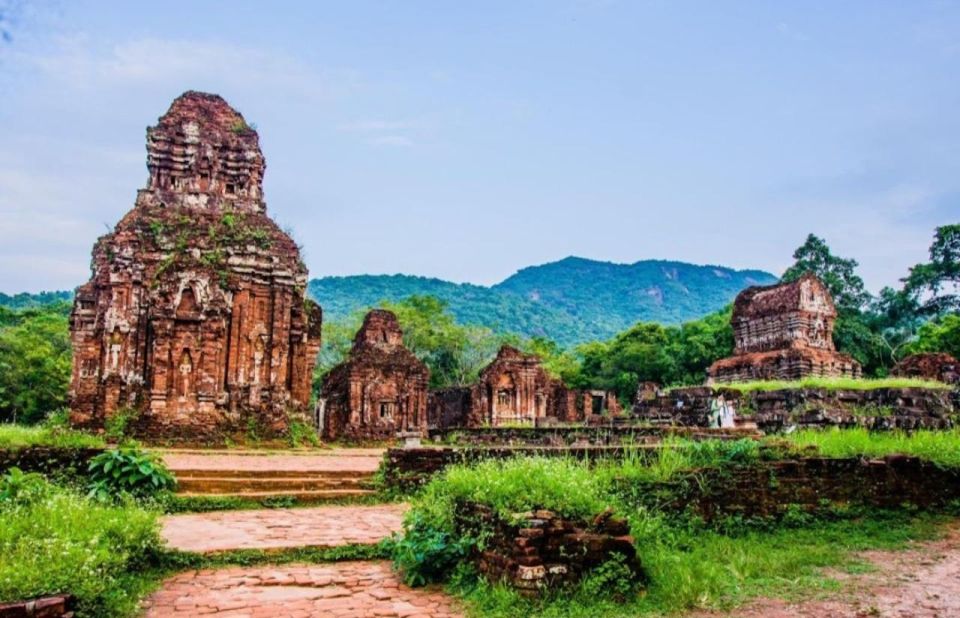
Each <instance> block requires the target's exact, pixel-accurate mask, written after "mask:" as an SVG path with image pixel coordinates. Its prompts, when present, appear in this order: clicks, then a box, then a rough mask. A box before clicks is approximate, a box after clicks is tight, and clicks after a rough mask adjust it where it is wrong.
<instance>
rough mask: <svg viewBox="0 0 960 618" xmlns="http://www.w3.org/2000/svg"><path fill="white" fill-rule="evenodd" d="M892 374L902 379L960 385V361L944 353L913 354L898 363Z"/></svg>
mask: <svg viewBox="0 0 960 618" xmlns="http://www.w3.org/2000/svg"><path fill="white" fill-rule="evenodd" d="M891 373H892V374H893V375H895V376H899V377H902V378H919V379H923V380H935V381H938V382H945V383H947V384H957V383H960V361H957V359H955V358H954V357H953V356H951V355H949V354H945V353H942V352H941V353H931V352H925V353H921V354H911V355H910V356H907V357H906V358H904V359H903V360H901V361H900V362H899V363H897V364H896V366H895V367H894V368H893V371H892V372H891Z"/></svg>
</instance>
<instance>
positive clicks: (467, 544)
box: [392, 512, 475, 586]
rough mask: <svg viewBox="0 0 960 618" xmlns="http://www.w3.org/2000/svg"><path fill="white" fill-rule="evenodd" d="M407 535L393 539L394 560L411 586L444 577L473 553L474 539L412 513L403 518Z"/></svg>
mask: <svg viewBox="0 0 960 618" xmlns="http://www.w3.org/2000/svg"><path fill="white" fill-rule="evenodd" d="M404 529H405V531H404V535H403V536H402V537H400V538H397V539H395V540H394V543H393V548H392V554H393V564H394V566H395V567H396V568H397V570H399V571H400V573H401V575H402V576H403V580H404V582H406V584H407V585H408V586H424V585H426V584H429V583H433V582H438V581H442V580H444V579H446V578H447V576H448V575H449V574H450V573H451V572H452V571H453V569H455V568H456V567H457V566H458V565H459V564H460V563H461V562H462V561H463V560H464V559H465V558H466V557H467V556H468V555H469V553H470V551H471V548H472V547H473V545H474V543H475V541H474V540H473V539H470V538H465V537H459V538H458V537H457V536H456V535H455V534H453V533H450V532H448V531H446V530H440V529H438V528H436V527H435V525H434V524H432V523H431V522H429V521H427V520H426V519H424V518H423V516H422V515H421V514H420V513H416V512H415V513H413V514H412V515H411V516H410V517H409V518H407V520H406V521H405V522H404Z"/></svg>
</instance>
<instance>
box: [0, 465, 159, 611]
mask: <svg viewBox="0 0 960 618" xmlns="http://www.w3.org/2000/svg"><path fill="white" fill-rule="evenodd" d="M16 476H17V475H15V474H8V475H7V476H6V477H4V480H3V481H2V482H0V485H2V486H3V487H5V488H6V490H8V491H9V489H10V488H11V487H19V489H17V490H16V495H15V496H14V498H13V499H6V500H0V603H2V602H7V601H16V600H21V599H28V598H32V597H37V596H43V595H50V594H58V593H64V592H67V593H70V594H73V595H75V596H76V597H77V603H78V607H77V616H78V618H84V617H97V618H99V617H102V616H132V615H135V614H136V612H137V600H138V598H139V596H140V594H141V593H142V592H143V591H144V589H145V587H146V586H147V585H148V582H147V581H146V579H145V578H143V577H142V576H139V575H137V572H138V571H143V570H144V569H146V568H148V567H149V566H150V565H151V564H153V563H154V561H155V560H156V557H157V555H158V553H159V552H160V548H161V541H160V536H159V531H158V523H157V517H156V515H155V514H153V513H150V512H147V511H145V510H143V509H140V508H137V507H135V506H133V505H130V504H126V505H122V506H114V505H107V504H102V503H98V502H96V501H92V500H90V499H89V498H85V497H83V496H81V495H79V494H77V493H74V492H71V491H69V490H66V489H63V488H59V487H57V486H55V485H52V484H50V483H47V482H46V481H43V480H42V479H37V477H36V476H35V475H22V476H21V477H19V478H15V477H16Z"/></svg>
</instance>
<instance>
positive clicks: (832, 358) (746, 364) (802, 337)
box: [707, 274, 860, 382]
mask: <svg viewBox="0 0 960 618" xmlns="http://www.w3.org/2000/svg"><path fill="white" fill-rule="evenodd" d="M836 318H837V310H836V308H835V307H834V305H833V299H832V298H831V297H830V292H829V291H828V290H827V288H826V286H824V285H823V283H822V282H821V281H820V280H819V279H817V277H815V276H814V275H812V274H806V275H804V276H802V277H801V278H799V279H797V280H796V281H793V282H791V283H782V284H779V285H771V286H756V287H751V288H747V289H746V290H744V291H742V292H740V294H739V295H738V296H737V299H736V301H735V302H734V305H733V319H732V323H733V334H734V340H735V346H734V351H733V356H731V357H729V358H724V359H721V360H719V361H717V362H715V363H713V364H712V365H711V366H710V367H709V369H707V375H708V378H709V381H711V382H738V381H748V380H795V379H799V378H804V377H807V376H825V377H853V378H857V377H860V364H859V363H857V361H855V360H853V358H851V357H850V356H847V355H846V354H841V353H839V352H837V351H836V348H834V345H833V325H834V321H835V320H836Z"/></svg>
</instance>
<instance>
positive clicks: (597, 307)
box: [309, 257, 776, 345]
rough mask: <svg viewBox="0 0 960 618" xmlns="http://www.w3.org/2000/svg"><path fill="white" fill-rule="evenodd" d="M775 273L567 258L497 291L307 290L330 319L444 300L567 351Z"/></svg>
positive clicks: (727, 298) (331, 281)
mask: <svg viewBox="0 0 960 618" xmlns="http://www.w3.org/2000/svg"><path fill="white" fill-rule="evenodd" d="M774 281H776V277H774V276H773V275H771V274H770V273H767V272H763V271H758V270H741V271H738V270H733V269H730V268H725V267H722V266H697V265H694V264H686V263H683V262H667V261H661V260H645V261H641V262H637V263H635V264H613V263H610V262H598V261H594V260H587V259H583V258H577V257H568V258H566V259H563V260H560V261H559V262H553V263H550V264H543V265H541V266H531V267H529V268H524V269H523V270H521V271H519V272H517V273H516V274H515V275H513V276H511V277H509V278H508V279H506V280H504V281H502V282H501V283H498V284H496V285H494V286H492V287H484V286H478V285H471V284H457V283H451V282H449V281H443V280H440V279H430V278H427V277H414V276H409V275H359V276H352V277H323V278H320V279H313V280H312V281H310V286H309V291H310V295H311V296H313V298H315V299H316V300H317V301H318V302H319V303H320V304H321V305H322V306H323V309H324V316H325V318H326V319H332V320H338V319H341V318H343V317H345V316H347V315H349V314H350V313H352V312H354V311H356V310H358V309H363V308H366V307H369V306H372V305H376V304H377V303H378V302H380V301H382V300H391V301H397V300H401V299H403V298H406V297H408V296H410V295H413V294H425V295H431V296H436V297H437V298H440V299H442V300H445V301H446V302H447V303H448V304H449V306H450V311H451V312H452V313H453V314H454V315H455V316H456V318H457V320H458V321H460V322H462V323H464V324H480V325H485V326H490V327H491V328H493V329H495V330H498V331H506V332H513V333H518V334H521V335H527V336H534V335H539V336H544V337H548V338H550V339H553V340H555V341H557V342H558V343H560V344H562V345H572V344H576V343H582V342H584V341H591V340H595V339H608V338H610V337H612V336H613V335H615V334H617V333H618V332H620V331H622V330H624V329H625V328H627V327H629V326H631V325H633V324H634V323H636V322H638V321H653V322H660V323H663V324H679V323H681V322H684V321H687V320H692V319H696V318H699V317H701V316H703V315H705V314H707V313H710V312H712V311H716V310H717V309H720V308H722V307H723V306H724V305H726V304H727V303H729V302H731V301H732V300H733V298H734V297H735V296H736V295H737V293H738V292H739V291H740V290H742V289H743V288H745V287H749V286H751V285H760V284H767V283H772V282H774Z"/></svg>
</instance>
